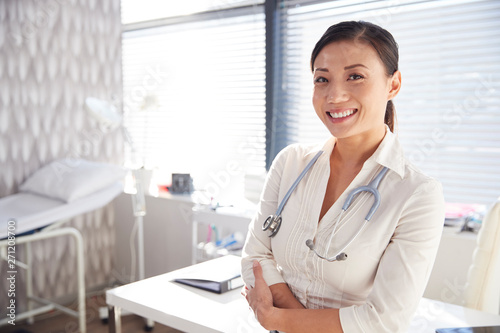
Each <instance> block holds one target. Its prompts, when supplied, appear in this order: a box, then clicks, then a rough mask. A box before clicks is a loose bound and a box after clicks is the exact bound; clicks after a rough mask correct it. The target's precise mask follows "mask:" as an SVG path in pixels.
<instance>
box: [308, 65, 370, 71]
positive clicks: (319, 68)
mask: <svg viewBox="0 0 500 333" xmlns="http://www.w3.org/2000/svg"><path fill="white" fill-rule="evenodd" d="M356 67H364V68H366V69H368V67H366V66H365V65H363V64H354V65H349V66H346V67H344V70H345V71H346V70H349V69H353V68H356ZM314 71H315V72H329V70H328V68H322V67H318V68H315V69H314Z"/></svg>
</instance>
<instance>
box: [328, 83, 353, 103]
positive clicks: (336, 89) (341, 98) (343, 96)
mask: <svg viewBox="0 0 500 333" xmlns="http://www.w3.org/2000/svg"><path fill="white" fill-rule="evenodd" d="M348 98H349V97H348V94H347V91H346V90H345V89H344V87H343V86H342V84H339V83H331V84H330V89H328V96H327V102H328V103H334V104H335V103H340V102H345V101H346V100H347V99H348Z"/></svg>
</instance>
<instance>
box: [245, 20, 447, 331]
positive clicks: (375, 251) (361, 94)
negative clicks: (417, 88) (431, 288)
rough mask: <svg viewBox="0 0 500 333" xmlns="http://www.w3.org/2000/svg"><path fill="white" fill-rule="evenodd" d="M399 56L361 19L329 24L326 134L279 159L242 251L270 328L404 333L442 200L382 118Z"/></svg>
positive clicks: (317, 95)
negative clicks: (273, 226)
mask: <svg viewBox="0 0 500 333" xmlns="http://www.w3.org/2000/svg"><path fill="white" fill-rule="evenodd" d="M381 45H383V46H381ZM379 48H380V49H384V51H380V50H379ZM387 58H389V59H387ZM394 59H395V60H396V62H394ZM397 59H398V49H397V44H396V42H395V41H394V39H393V37H392V35H391V34H390V33H389V32H387V31H386V30H384V29H382V28H381V27H379V26H376V25H374V24H371V23H367V22H361V21H360V22H356V21H348V22H341V23H338V24H335V25H333V26H331V27H330V28H329V29H328V30H327V31H326V33H325V34H324V35H323V36H322V37H321V39H320V40H319V42H318V43H317V44H316V47H315V48H314V50H313V53H312V56H311V69H312V71H313V77H314V79H313V84H314V92H313V105H314V108H315V110H316V114H317V116H318V117H319V118H320V119H321V121H322V122H323V124H324V125H325V126H326V128H327V129H328V131H329V132H330V134H331V137H330V138H329V139H328V140H327V141H326V142H325V143H323V144H319V145H310V144H294V145H291V146H288V147H287V148H285V149H283V150H282V151H281V152H280V153H279V154H278V156H277V157H276V159H275V160H274V162H273V164H272V166H271V168H270V171H269V174H268V177H267V180H266V185H265V187H264V190H263V193H262V196H261V202H260V206H259V211H258V213H257V215H256V216H255V218H254V219H253V221H252V223H251V225H250V228H249V233H248V236H247V240H246V243H245V247H244V249H243V261H242V276H243V279H244V281H245V284H246V287H247V288H246V289H245V292H244V295H245V296H246V298H247V300H248V303H249V305H250V307H251V308H252V309H253V311H254V312H255V314H256V317H257V319H258V320H259V322H260V323H261V324H262V326H264V327H265V328H266V329H272V330H279V331H284V332H287V333H293V332H305V331H315V332H391V333H394V332H406V331H407V328H408V325H409V323H410V319H411V317H412V315H413V312H414V311H415V310H416V308H417V305H418V302H419V300H420V298H421V296H422V294H423V292H424V289H425V286H426V283H427V280H428V278H429V274H430V271H431V268H432V265H433V263H434V259H435V256H436V252H437V248H438V245H439V240H440V238H441V231H442V228H443V220H444V199H443V194H442V188H441V185H440V183H439V182H437V181H436V180H434V179H432V178H430V177H428V176H426V175H424V174H423V173H422V172H420V171H419V170H418V169H417V168H415V167H414V166H413V165H412V164H411V163H410V162H409V161H408V160H407V159H406V158H405V157H404V155H403V151H402V149H401V147H400V145H399V141H398V139H397V137H396V136H395V135H394V134H393V133H392V132H391V129H390V128H389V126H388V124H387V123H390V124H393V122H391V120H392V116H393V114H391V112H392V111H393V108H392V105H391V103H390V101H391V99H392V98H394V97H395V96H396V95H397V94H398V92H399V90H400V88H401V74H400V72H399V71H398V66H397ZM387 113H389V115H390V116H387ZM387 118H388V120H389V121H386V119H387ZM318 151H321V152H322V154H321V155H320V156H319V157H318V158H317V160H316V162H314V165H313V166H312V167H310V168H309V165H310V161H311V159H312V157H313V156H315V155H316V156H318ZM306 164H307V167H305V166H306ZM301 170H306V171H302V172H301ZM304 172H306V174H305V176H303V175H304ZM299 173H300V176H299ZM297 177H299V178H297ZM295 179H302V180H301V181H300V183H298V185H297V186H296V187H295V190H294V191H293V193H292V194H291V195H289V194H288V193H287V194H286V196H285V197H286V198H287V199H286V200H287V204H286V205H285V206H284V207H283V206H282V204H280V205H279V208H278V210H280V211H281V218H282V223H281V224H280V227H279V232H272V233H271V234H269V233H268V231H267V230H266V229H267V228H265V227H264V228H261V226H262V222H263V221H264V219H265V218H266V216H268V215H272V214H274V212H275V211H277V207H278V203H279V202H281V201H282V200H284V199H283V195H284V193H285V192H286V190H287V189H288V188H291V186H295V184H297V181H295ZM291 184H293V185H291ZM365 184H369V185H368V186H364V185H365ZM358 189H359V190H358ZM358 191H359V192H358ZM364 191H367V192H369V193H371V194H373V196H374V198H373V199H372V196H371V195H369V193H365V192H364ZM350 193H354V194H353V195H351V194H350ZM373 202H375V204H373ZM374 205H375V206H376V208H375V210H374V208H373V206H374ZM349 207H351V208H349ZM348 208H349V210H347V209H348ZM372 211H374V213H372ZM358 236H359V237H358ZM344 250H345V252H344ZM333 258H336V259H337V260H331V259H333ZM323 259H326V260H323Z"/></svg>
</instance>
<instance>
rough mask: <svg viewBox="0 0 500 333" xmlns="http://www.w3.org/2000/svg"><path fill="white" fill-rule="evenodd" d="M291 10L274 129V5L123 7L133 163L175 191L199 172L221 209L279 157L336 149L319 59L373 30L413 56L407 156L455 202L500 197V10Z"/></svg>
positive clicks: (396, 5)
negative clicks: (319, 91)
mask: <svg viewBox="0 0 500 333" xmlns="http://www.w3.org/2000/svg"><path fill="white" fill-rule="evenodd" d="M134 3H139V5H137V4H136V5H135V7H134ZM186 3H187V2H186ZM277 3H278V7H277V8H276V9H275V10H276V14H277V15H276V17H277V18H278V19H277V25H276V26H273V27H267V29H268V30H267V32H269V29H272V31H273V32H275V39H276V45H275V47H274V48H273V49H274V52H275V53H276V54H275V58H274V62H273V65H272V68H268V70H269V71H270V72H269V73H273V82H274V84H273V87H272V88H269V89H273V99H272V100H273V104H274V105H273V106H272V108H273V110H272V111H271V110H267V112H268V114H269V115H271V114H272V122H269V123H267V124H266V103H265V101H266V85H265V80H266V74H265V65H266V62H265V60H266V59H265V47H266V44H265V43H266V41H265V36H266V27H265V17H264V16H265V15H264V1H263V0H260V1H259V0H213V1H212V0H210V1H208V0H193V1H190V2H189V6H184V5H182V4H181V3H179V2H162V1H159V2H157V1H153V0H147V1H140V2H138V1H134V0H122V15H123V22H124V23H125V24H124V33H123V73H124V74H123V80H124V89H123V91H124V110H125V118H126V120H125V121H126V126H127V128H128V129H129V131H130V133H131V137H132V138H133V141H134V147H135V149H134V150H135V151H134V152H133V154H132V152H129V154H128V155H127V156H128V157H127V158H128V160H129V161H131V162H134V163H135V165H145V166H146V167H155V168H159V169H160V170H162V173H160V175H162V176H161V177H160V181H162V182H168V179H169V177H170V174H171V173H174V172H181V173H184V172H189V173H191V174H192V175H193V178H194V180H195V185H196V188H197V189H200V190H204V191H205V192H204V193H206V194H207V196H208V197H212V196H213V197H219V195H220V194H223V193H226V194H228V196H230V197H232V198H234V197H235V196H239V195H241V194H242V191H243V188H246V189H248V188H250V187H249V186H248V185H249V182H248V179H253V178H252V177H251V176H250V177H248V175H249V174H250V175H258V176H259V177H260V176H262V175H263V174H264V173H265V165H266V163H269V161H266V160H265V159H266V157H265V156H266V152H267V153H268V154H269V155H270V156H271V159H272V158H274V156H275V155H276V154H277V153H278V152H279V150H280V149H282V148H283V147H285V146H286V145H288V144H291V143H294V142H318V141H324V140H325V139H326V138H327V137H328V136H329V133H328V132H327V131H326V129H325V128H324V126H323V125H322V123H321V122H320V121H319V120H318V119H317V117H316V115H315V112H314V110H313V107H312V102H311V93H312V77H311V73H310V71H309V57H310V52H311V51H312V49H313V46H314V44H315V43H316V41H317V40H318V39H319V37H320V36H321V34H323V32H324V31H325V30H326V28H327V27H328V26H330V25H331V24H334V23H336V22H339V21H343V20H366V21H370V22H373V23H376V24H379V25H381V26H383V27H384V28H386V29H388V30H389V31H390V32H391V33H392V34H393V35H394V37H395V38H396V40H397V41H398V43H399V46H400V69H401V71H402V74H403V88H402V90H401V92H400V94H399V95H398V97H397V98H396V99H395V105H396V113H397V120H398V130H397V131H398V135H399V137H400V140H401V142H402V144H403V147H404V150H405V153H406V156H407V157H408V158H409V159H410V160H411V161H413V162H414V163H415V164H416V165H417V166H418V167H420V168H421V169H422V170H423V171H425V172H426V173H427V174H429V175H431V176H433V177H435V178H437V179H439V180H440V181H441V182H442V183H443V187H444V192H445V199H446V200H447V201H448V202H466V203H469V202H475V203H481V204H489V203H491V202H492V201H494V200H495V199H496V198H497V197H498V196H499V195H500V168H499V166H500V131H499V130H498V129H499V128H500V117H499V115H500V94H499V93H498V91H499V89H500V77H499V74H498V73H500V33H499V32H500V2H498V1H492V0H489V1H487V0H458V1H457V0H439V1H437V0H431V1H417V0H408V1H369V2H366V1H361V0H350V1H346V0H338V1H321V0H280V1H277ZM137 6H140V9H141V10H143V9H145V10H144V11H143V12H141V11H139V10H138V8H139V7H137ZM141 13H142V14H141ZM138 14H140V15H138ZM188 14H189V15H188ZM268 97H269V96H268ZM270 107H271V106H270ZM266 129H267V131H268V133H269V132H270V133H272V135H271V136H270V137H269V136H268V138H270V139H269V141H268V142H266V139H265V137H266V136H265V135H266V134H265V133H266ZM254 178H255V177H254ZM257 178H258V177H257ZM253 189H254V190H255V191H254V192H253V198H254V199H255V197H256V196H258V194H257V193H258V192H259V191H260V187H259V186H256V187H254V188H253Z"/></svg>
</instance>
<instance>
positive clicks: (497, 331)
mask: <svg viewBox="0 0 500 333" xmlns="http://www.w3.org/2000/svg"><path fill="white" fill-rule="evenodd" d="M436 333H500V326H484V327H456V328H438V329H437V330H436Z"/></svg>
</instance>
